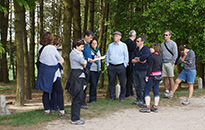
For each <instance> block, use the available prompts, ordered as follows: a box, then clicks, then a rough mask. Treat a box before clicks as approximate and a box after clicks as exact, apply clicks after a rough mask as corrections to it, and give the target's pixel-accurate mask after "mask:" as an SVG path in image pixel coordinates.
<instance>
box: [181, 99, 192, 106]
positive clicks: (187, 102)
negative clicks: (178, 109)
mask: <svg viewBox="0 0 205 130" xmlns="http://www.w3.org/2000/svg"><path fill="white" fill-rule="evenodd" d="M190 103H191V102H190V99H186V100H184V101H183V102H182V104H183V105H189V104H190Z"/></svg>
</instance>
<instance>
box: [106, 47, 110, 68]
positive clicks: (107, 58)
mask: <svg viewBox="0 0 205 130" xmlns="http://www.w3.org/2000/svg"><path fill="white" fill-rule="evenodd" d="M109 50H110V45H109V46H108V49H107V53H106V62H105V63H106V65H107V66H109V62H110V61H109V57H110V51H109Z"/></svg>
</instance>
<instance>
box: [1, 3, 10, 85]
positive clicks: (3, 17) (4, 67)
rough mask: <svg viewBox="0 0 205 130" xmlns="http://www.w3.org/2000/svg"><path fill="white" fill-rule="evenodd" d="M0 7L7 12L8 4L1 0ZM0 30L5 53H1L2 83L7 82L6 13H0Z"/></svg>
mask: <svg viewBox="0 0 205 130" xmlns="http://www.w3.org/2000/svg"><path fill="white" fill-rule="evenodd" d="M0 5H3V6H4V7H5V8H6V10H7V12H8V9H9V2H8V1H6V0H1V1H0ZM0 19H1V20H0V29H1V43H2V47H3V48H4V50H5V51H3V52H2V60H1V61H2V62H1V72H2V74H3V77H2V78H3V79H2V80H3V82H5V83H7V82H9V74H8V64H7V63H8V61H7V50H8V49H7V34H8V13H4V12H0Z"/></svg>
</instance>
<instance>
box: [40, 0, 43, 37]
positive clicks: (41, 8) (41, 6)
mask: <svg viewBox="0 0 205 130" xmlns="http://www.w3.org/2000/svg"><path fill="white" fill-rule="evenodd" d="M43 6H44V0H40V38H41V36H42V35H43V33H44V26H43V25H44V23H43V17H44V15H43Z"/></svg>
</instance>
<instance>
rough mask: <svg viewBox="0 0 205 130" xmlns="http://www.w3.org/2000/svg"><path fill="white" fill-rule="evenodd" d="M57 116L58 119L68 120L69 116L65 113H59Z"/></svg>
mask: <svg viewBox="0 0 205 130" xmlns="http://www.w3.org/2000/svg"><path fill="white" fill-rule="evenodd" d="M58 116H59V117H60V118H70V116H69V115H68V114H67V113H64V114H62V113H59V114H58Z"/></svg>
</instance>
